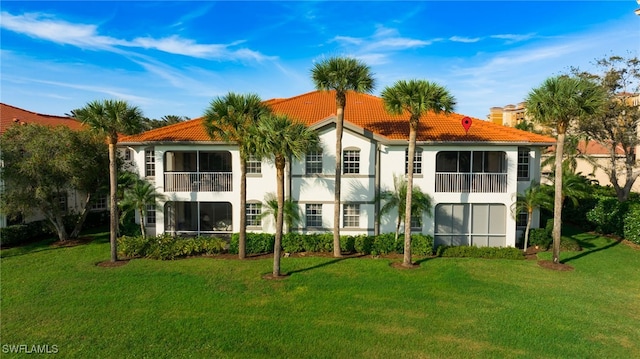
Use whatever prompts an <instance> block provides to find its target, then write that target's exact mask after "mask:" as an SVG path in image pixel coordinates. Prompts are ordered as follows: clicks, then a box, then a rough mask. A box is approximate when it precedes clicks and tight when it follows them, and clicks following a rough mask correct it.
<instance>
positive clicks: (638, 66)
mask: <svg viewBox="0 0 640 359" xmlns="http://www.w3.org/2000/svg"><path fill="white" fill-rule="evenodd" d="M596 65H597V67H598V68H599V69H602V73H601V74H591V73H588V72H580V71H579V70H578V69H573V73H574V74H576V75H577V76H580V77H582V78H586V79H592V80H594V81H596V82H597V83H599V84H600V86H602V87H603V88H604V90H605V91H606V92H607V101H606V104H605V110H604V111H603V112H601V113H599V114H597V115H594V116H588V117H585V118H584V119H582V121H581V122H580V126H579V127H580V130H581V131H582V132H584V133H585V134H587V136H589V137H590V138H592V139H593V140H595V141H597V142H598V143H599V144H600V145H602V146H604V147H605V148H607V149H608V150H609V158H608V163H606V164H603V163H601V162H598V161H590V162H591V163H592V164H594V165H595V166H596V167H598V168H600V169H602V170H603V171H604V172H605V173H606V174H607V176H608V177H609V181H610V182H611V185H612V186H613V188H614V189H615V191H616V195H617V197H618V200H619V201H620V202H624V201H626V200H628V199H629V193H630V192H631V187H633V184H634V183H635V181H636V180H637V178H638V176H640V166H638V162H637V159H636V155H637V153H636V148H637V146H638V145H640V136H639V134H638V126H639V124H640V104H638V99H639V97H638V96H640V59H638V58H637V57H630V58H623V57H621V56H610V57H608V58H603V59H600V60H597V61H596ZM620 152H622V156H621V155H620Z"/></svg>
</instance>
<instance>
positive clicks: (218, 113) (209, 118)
mask: <svg viewBox="0 0 640 359" xmlns="http://www.w3.org/2000/svg"><path fill="white" fill-rule="evenodd" d="M269 112H270V110H269V108H268V107H267V106H266V105H264V104H263V102H262V100H261V99H260V97H259V96H258V95H256V94H246V95H244V94H236V93H233V92H229V93H228V94H227V95H225V96H222V97H216V98H215V99H213V100H212V101H211V103H210V104H209V107H208V108H207V109H206V111H205V113H204V127H205V129H206V130H207V133H208V134H209V137H211V139H214V140H220V139H221V140H223V141H227V142H235V143H237V144H238V149H239V152H240V208H239V209H238V210H239V212H240V213H239V214H240V228H239V233H238V257H239V258H240V259H244V258H245V257H246V247H247V245H246V241H247V239H246V238H247V213H246V207H247V160H248V159H249V155H250V154H251V145H252V144H251V141H250V139H251V138H250V136H249V132H250V131H251V129H252V128H253V127H255V126H256V125H257V124H258V119H259V118H260V116H262V115H265V114H268V113H269Z"/></svg>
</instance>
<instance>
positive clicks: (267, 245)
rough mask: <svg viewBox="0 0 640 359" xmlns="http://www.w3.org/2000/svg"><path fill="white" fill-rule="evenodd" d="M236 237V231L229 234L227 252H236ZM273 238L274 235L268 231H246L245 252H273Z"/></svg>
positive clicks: (237, 236)
mask: <svg viewBox="0 0 640 359" xmlns="http://www.w3.org/2000/svg"><path fill="white" fill-rule="evenodd" d="M238 238H239V234H238V233H234V234H232V235H231V241H230V242H229V253H232V254H238ZM275 240H276V239H275V236H274V235H273V234H270V233H254V232H247V238H246V241H247V243H246V245H247V248H246V254H262V253H273V245H274V243H275Z"/></svg>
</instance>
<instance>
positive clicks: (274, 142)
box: [251, 114, 320, 277]
mask: <svg viewBox="0 0 640 359" xmlns="http://www.w3.org/2000/svg"><path fill="white" fill-rule="evenodd" d="M251 137H252V138H253V140H252V141H253V142H254V144H255V156H256V157H259V158H267V159H269V160H270V161H272V162H273V163H274V164H275V167H276V179H277V185H276V197H277V202H278V210H277V213H276V234H275V243H274V248H273V272H272V276H273V277H279V276H280V254H281V252H282V232H283V226H284V202H285V201H284V169H285V166H286V164H287V159H289V158H296V159H302V158H304V155H305V154H306V153H307V152H309V151H312V150H315V149H317V148H318V144H319V142H320V139H319V138H318V134H317V133H316V132H314V131H312V130H310V129H308V128H307V127H305V126H304V125H303V124H302V123H294V122H293V121H292V120H291V119H290V118H289V117H287V116H286V115H273V114H271V115H267V116H263V117H262V118H261V119H260V124H259V125H258V126H257V127H256V128H255V130H254V131H253V134H252V136H251Z"/></svg>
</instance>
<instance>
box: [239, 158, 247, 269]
mask: <svg viewBox="0 0 640 359" xmlns="http://www.w3.org/2000/svg"><path fill="white" fill-rule="evenodd" d="M246 248H247V160H246V155H245V154H244V153H241V154H240V231H239V232H238V258H239V259H245V257H246Z"/></svg>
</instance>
